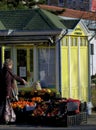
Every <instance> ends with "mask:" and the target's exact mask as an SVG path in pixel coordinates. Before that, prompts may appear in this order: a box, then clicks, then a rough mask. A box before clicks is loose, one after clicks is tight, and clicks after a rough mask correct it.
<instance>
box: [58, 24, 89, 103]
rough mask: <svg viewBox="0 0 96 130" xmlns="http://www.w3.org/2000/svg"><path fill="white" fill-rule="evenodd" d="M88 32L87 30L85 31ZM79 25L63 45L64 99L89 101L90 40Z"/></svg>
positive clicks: (62, 73)
mask: <svg viewBox="0 0 96 130" xmlns="http://www.w3.org/2000/svg"><path fill="white" fill-rule="evenodd" d="M85 30H86V29H85ZM85 30H84V29H83V28H82V26H80V24H78V25H77V26H76V27H75V29H74V30H73V32H72V33H71V34H70V35H69V36H68V35H67V36H65V37H64V38H63V39H62V44H61V50H60V51H61V94H62V97H66V98H74V99H80V100H84V101H88V40H87V35H86V33H85Z"/></svg>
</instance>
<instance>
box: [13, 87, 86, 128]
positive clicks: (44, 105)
mask: <svg viewBox="0 0 96 130" xmlns="http://www.w3.org/2000/svg"><path fill="white" fill-rule="evenodd" d="M12 107H13V109H14V111H15V113H16V116H17V120H16V122H17V123H24V122H25V123H30V124H34V125H47V126H48V125H51V126H70V125H80V124H81V123H82V122H87V113H86V108H87V107H86V102H81V101H80V100H76V99H71V98H69V99H66V98H61V97H57V96H56V93H55V92H51V90H50V91H49V89H44V90H43V89H42V90H38V91H32V92H30V94H28V93H26V96H25V95H24V93H23V92H21V93H20V95H19V101H16V102H15V101H14V102H12Z"/></svg>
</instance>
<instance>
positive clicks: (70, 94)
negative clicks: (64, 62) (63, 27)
mask: <svg viewBox="0 0 96 130" xmlns="http://www.w3.org/2000/svg"><path fill="white" fill-rule="evenodd" d="M68 41H69V42H68V68H69V69H68V70H69V97H70V98H71V97H72V86H71V63H70V56H71V49H70V44H71V37H70V36H69V37H68Z"/></svg>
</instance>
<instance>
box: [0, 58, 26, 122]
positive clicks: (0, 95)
mask: <svg viewBox="0 0 96 130" xmlns="http://www.w3.org/2000/svg"><path fill="white" fill-rule="evenodd" d="M12 67H13V62H12V60H11V59H6V60H5V62H4V65H3V68H2V69H1V72H0V119H1V120H2V119H3V116H4V115H3V113H4V108H5V103H6V99H11V98H12V88H13V84H14V80H16V81H18V82H21V83H23V84H27V82H26V81H25V80H24V79H22V78H21V77H19V76H17V75H15V74H13V73H12Z"/></svg>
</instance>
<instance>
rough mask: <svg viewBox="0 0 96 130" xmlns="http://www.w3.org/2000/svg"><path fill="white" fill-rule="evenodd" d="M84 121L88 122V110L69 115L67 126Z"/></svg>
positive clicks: (76, 124)
mask: <svg viewBox="0 0 96 130" xmlns="http://www.w3.org/2000/svg"><path fill="white" fill-rule="evenodd" d="M82 123H87V112H81V113H79V114H76V115H70V116H69V115H68V116H67V126H78V125H80V124H82Z"/></svg>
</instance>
